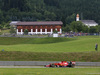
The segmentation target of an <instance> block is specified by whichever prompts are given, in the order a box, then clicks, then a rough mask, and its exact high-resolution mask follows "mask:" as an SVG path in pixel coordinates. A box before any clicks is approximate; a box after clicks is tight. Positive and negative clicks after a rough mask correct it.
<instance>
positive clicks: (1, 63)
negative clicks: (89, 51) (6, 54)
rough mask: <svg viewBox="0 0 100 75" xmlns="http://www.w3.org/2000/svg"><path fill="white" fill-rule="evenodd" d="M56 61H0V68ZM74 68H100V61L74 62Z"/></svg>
mask: <svg viewBox="0 0 100 75" xmlns="http://www.w3.org/2000/svg"><path fill="white" fill-rule="evenodd" d="M57 62H60V61H0V68H46V67H44V65H47V64H50V63H57ZM60 68H68V67H60ZM75 68H100V62H76V66H75Z"/></svg>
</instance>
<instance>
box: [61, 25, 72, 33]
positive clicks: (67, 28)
mask: <svg viewBox="0 0 100 75" xmlns="http://www.w3.org/2000/svg"><path fill="white" fill-rule="evenodd" d="M62 30H63V31H64V32H70V31H71V27H70V26H69V25H66V27H62Z"/></svg>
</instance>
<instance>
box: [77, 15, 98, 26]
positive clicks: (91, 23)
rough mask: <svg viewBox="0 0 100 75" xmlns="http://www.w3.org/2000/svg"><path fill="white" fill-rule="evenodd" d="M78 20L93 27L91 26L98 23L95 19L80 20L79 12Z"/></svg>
mask: <svg viewBox="0 0 100 75" xmlns="http://www.w3.org/2000/svg"><path fill="white" fill-rule="evenodd" d="M76 21H81V22H82V23H83V24H84V25H86V26H88V27H91V26H97V25H98V23H96V22H95V21H94V20H79V14H77V16H76Z"/></svg>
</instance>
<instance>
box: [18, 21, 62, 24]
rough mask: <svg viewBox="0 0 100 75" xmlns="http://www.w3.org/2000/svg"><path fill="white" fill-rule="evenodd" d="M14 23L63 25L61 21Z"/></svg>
mask: <svg viewBox="0 0 100 75" xmlns="http://www.w3.org/2000/svg"><path fill="white" fill-rule="evenodd" d="M16 25H63V23H62V22H61V21H36V22H18V23H16Z"/></svg>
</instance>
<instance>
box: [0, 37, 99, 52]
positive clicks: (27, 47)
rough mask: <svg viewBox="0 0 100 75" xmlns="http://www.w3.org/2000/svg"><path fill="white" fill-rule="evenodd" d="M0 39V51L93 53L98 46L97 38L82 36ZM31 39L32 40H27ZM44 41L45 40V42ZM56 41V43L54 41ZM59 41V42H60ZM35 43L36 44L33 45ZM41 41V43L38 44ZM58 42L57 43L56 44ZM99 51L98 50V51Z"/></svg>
mask: <svg viewBox="0 0 100 75" xmlns="http://www.w3.org/2000/svg"><path fill="white" fill-rule="evenodd" d="M7 39H8V38H6V39H4V40H3V38H0V50H2V49H4V50H5V51H28V52H29V51H30V52H84V51H85V52H86V51H95V44H96V43H98V45H100V37H99V36H82V37H75V38H70V39H69V38H62V39H64V40H62V39H61V38H59V39H58V40H56V39H57V38H54V39H53V38H42V39H38V38H35V40H34V38H28V40H26V41H24V38H21V40H18V39H20V38H14V39H15V40H14V39H13V38H9V40H7ZM29 39H32V40H29ZM45 39H46V40H45ZM55 40H56V41H55ZM60 40H61V41H60ZM36 41H37V43H35V42H36ZM39 41H42V42H39ZM57 41H58V42H57ZM6 42H7V44H6ZM99 50H100V49H99Z"/></svg>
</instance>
